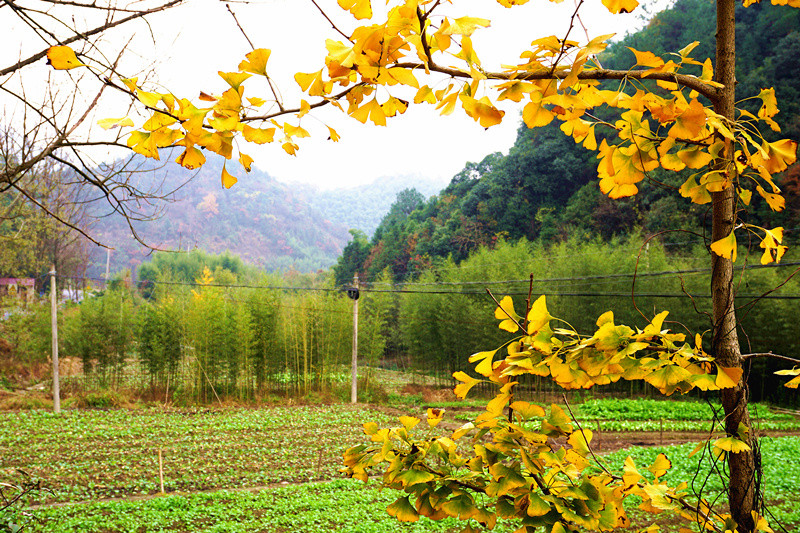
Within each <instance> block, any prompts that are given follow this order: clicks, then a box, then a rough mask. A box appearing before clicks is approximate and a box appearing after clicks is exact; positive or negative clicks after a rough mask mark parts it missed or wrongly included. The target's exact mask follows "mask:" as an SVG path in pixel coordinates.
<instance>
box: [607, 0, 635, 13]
mask: <svg viewBox="0 0 800 533" xmlns="http://www.w3.org/2000/svg"><path fill="white" fill-rule="evenodd" d="M603 5H604V6H606V8H607V9H608V10H609V11H610V12H611V13H614V14H615V15H616V14H617V13H630V12H631V11H633V10H634V9H636V8H637V7H638V5H639V2H637V1H636V0H603Z"/></svg>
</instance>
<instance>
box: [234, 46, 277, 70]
mask: <svg viewBox="0 0 800 533" xmlns="http://www.w3.org/2000/svg"><path fill="white" fill-rule="evenodd" d="M269 55H270V51H269V50H267V49H266V48H256V49H255V50H253V51H252V52H250V53H248V54H247V55H246V56H245V57H246V58H247V60H246V61H242V62H241V63H239V70H241V71H244V72H251V73H253V74H261V75H262V76H265V75H266V74H267V61H268V60H269Z"/></svg>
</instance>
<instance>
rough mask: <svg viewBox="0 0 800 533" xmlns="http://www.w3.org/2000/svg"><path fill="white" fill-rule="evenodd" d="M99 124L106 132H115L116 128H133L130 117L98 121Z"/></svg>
mask: <svg viewBox="0 0 800 533" xmlns="http://www.w3.org/2000/svg"><path fill="white" fill-rule="evenodd" d="M97 124H98V125H99V126H100V127H101V128H103V129H104V130H113V129H114V128H124V127H133V120H131V119H130V118H129V117H123V118H103V119H100V120H98V121H97Z"/></svg>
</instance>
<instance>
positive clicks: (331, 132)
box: [328, 126, 340, 142]
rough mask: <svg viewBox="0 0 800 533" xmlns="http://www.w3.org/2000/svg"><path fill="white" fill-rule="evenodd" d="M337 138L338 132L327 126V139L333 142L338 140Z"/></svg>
mask: <svg viewBox="0 0 800 533" xmlns="http://www.w3.org/2000/svg"><path fill="white" fill-rule="evenodd" d="M339 139H340V137H339V134H338V133H337V132H336V130H335V129H333V128H331V127H330V126H328V140H330V141H333V142H339Z"/></svg>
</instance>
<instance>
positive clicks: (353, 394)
mask: <svg viewBox="0 0 800 533" xmlns="http://www.w3.org/2000/svg"><path fill="white" fill-rule="evenodd" d="M347 295H348V296H349V297H350V298H352V299H353V361H352V365H351V372H352V377H351V378H350V403H358V296H359V294H358V272H356V274H355V276H353V288H352V289H351V290H348V291H347Z"/></svg>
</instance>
